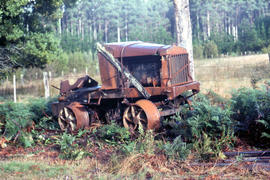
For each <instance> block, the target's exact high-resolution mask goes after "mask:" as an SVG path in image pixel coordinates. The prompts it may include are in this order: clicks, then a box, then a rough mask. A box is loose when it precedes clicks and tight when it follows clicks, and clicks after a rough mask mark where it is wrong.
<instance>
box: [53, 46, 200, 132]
mask: <svg viewBox="0 0 270 180" xmlns="http://www.w3.org/2000/svg"><path fill="white" fill-rule="evenodd" d="M97 51H98V60H99V70H100V77H101V81H102V85H101V86H100V85H98V82H97V81H95V80H94V79H92V78H91V77H89V76H87V75H86V76H85V77H82V78H79V79H78V80H77V81H76V82H75V83H74V84H73V85H70V84H69V81H68V80H65V81H61V84H60V96H59V98H58V101H57V102H54V103H53V104H52V111H53V114H54V116H57V117H58V123H59V125H60V128H61V130H63V131H70V132H72V131H76V130H78V129H81V128H87V127H89V126H91V124H93V123H111V122H113V121H114V122H116V123H118V124H119V125H122V126H124V127H125V128H127V129H129V131H130V132H131V133H135V132H137V131H138V128H139V127H140V126H141V127H142V128H143V129H144V130H149V129H151V130H158V129H159V128H160V126H161V121H162V119H164V118H163V117H166V116H171V115H174V114H176V113H177V112H179V111H180V108H181V105H183V104H186V103H189V98H190V97H192V96H193V95H195V94H196V93H198V92H199V90H200V84H199V82H196V81H193V79H192V77H191V75H190V62H189V58H188V53H187V51H186V49H184V48H181V47H179V46H175V45H173V46H170V45H159V44H152V43H144V42H123V43H107V44H104V45H101V44H99V43H98V44H97ZM183 94H185V96H184V95H183Z"/></svg>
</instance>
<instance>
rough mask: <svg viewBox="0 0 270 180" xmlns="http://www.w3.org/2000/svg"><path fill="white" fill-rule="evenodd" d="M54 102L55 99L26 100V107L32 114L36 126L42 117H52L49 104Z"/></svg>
mask: <svg viewBox="0 0 270 180" xmlns="http://www.w3.org/2000/svg"><path fill="white" fill-rule="evenodd" d="M52 101H55V99H53V98H52V99H50V100H47V99H45V98H32V99H29V100H28V103H27V106H28V107H29V109H30V111H31V112H32V113H33V114H34V117H33V120H34V122H35V123H36V124H38V121H39V120H40V119H42V118H43V117H44V116H46V117H50V116H52V112H51V106H50V104H51V102H52Z"/></svg>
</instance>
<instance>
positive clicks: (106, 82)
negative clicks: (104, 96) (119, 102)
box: [98, 53, 120, 89]
mask: <svg viewBox="0 0 270 180" xmlns="http://www.w3.org/2000/svg"><path fill="white" fill-rule="evenodd" d="M98 59H99V70H100V77H101V81H102V89H117V88H118V87H119V82H120V81H119V74H118V72H117V70H116V69H115V67H114V66H113V65H112V64H111V63H110V62H109V61H107V60H106V59H105V58H104V56H103V55H101V54H100V53H98Z"/></svg>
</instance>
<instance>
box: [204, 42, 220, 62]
mask: <svg viewBox="0 0 270 180" xmlns="http://www.w3.org/2000/svg"><path fill="white" fill-rule="evenodd" d="M203 55H204V57H206V58H214V57H217V56H218V47H217V45H216V43H215V42H214V41H208V42H206V43H205V44H204V49H203Z"/></svg>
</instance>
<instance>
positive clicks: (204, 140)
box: [165, 94, 235, 159]
mask: <svg viewBox="0 0 270 180" xmlns="http://www.w3.org/2000/svg"><path fill="white" fill-rule="evenodd" d="M222 102H223V101H222ZM192 107H193V110H192V111H190V110H189V109H188V106H184V107H183V108H182V110H181V112H180V114H177V115H176V116H174V117H173V120H169V121H167V122H166V124H165V125H166V126H167V127H169V130H168V131H169V132H168V135H169V136H171V137H177V136H178V137H177V138H176V139H177V140H175V141H176V142H173V144H172V145H171V146H168V147H169V148H168V149H170V148H172V149H174V147H176V148H177V146H179V149H180V150H183V151H184V152H185V146H184V145H183V142H181V141H180V140H179V138H180V137H182V140H184V142H187V143H189V145H190V146H192V147H193V149H194V150H195V152H196V154H197V156H198V157H200V158H202V159H207V158H206V157H208V158H210V157H222V156H221V155H222V154H221V151H222V150H223V149H225V148H227V147H228V146H230V145H231V144H232V143H233V141H234V133H233V127H234V125H235V122H234V121H233V120H232V119H231V110H230V108H229V107H228V106H227V105H226V104H225V105H224V106H222V108H221V107H219V106H215V105H212V103H211V102H210V100H209V99H208V98H207V96H205V95H202V94H198V95H197V96H196V98H195V100H194V102H193V105H192ZM177 143H179V144H177ZM182 146H183V147H182ZM181 148H183V149H181ZM188 149H189V148H187V150H188ZM165 152H166V151H165ZM175 152H176V151H175ZM167 154H168V152H167ZM173 154H174V155H173ZM170 156H179V155H177V153H176V154H175V153H172V154H171V155H170ZM180 158H182V157H180Z"/></svg>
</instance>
